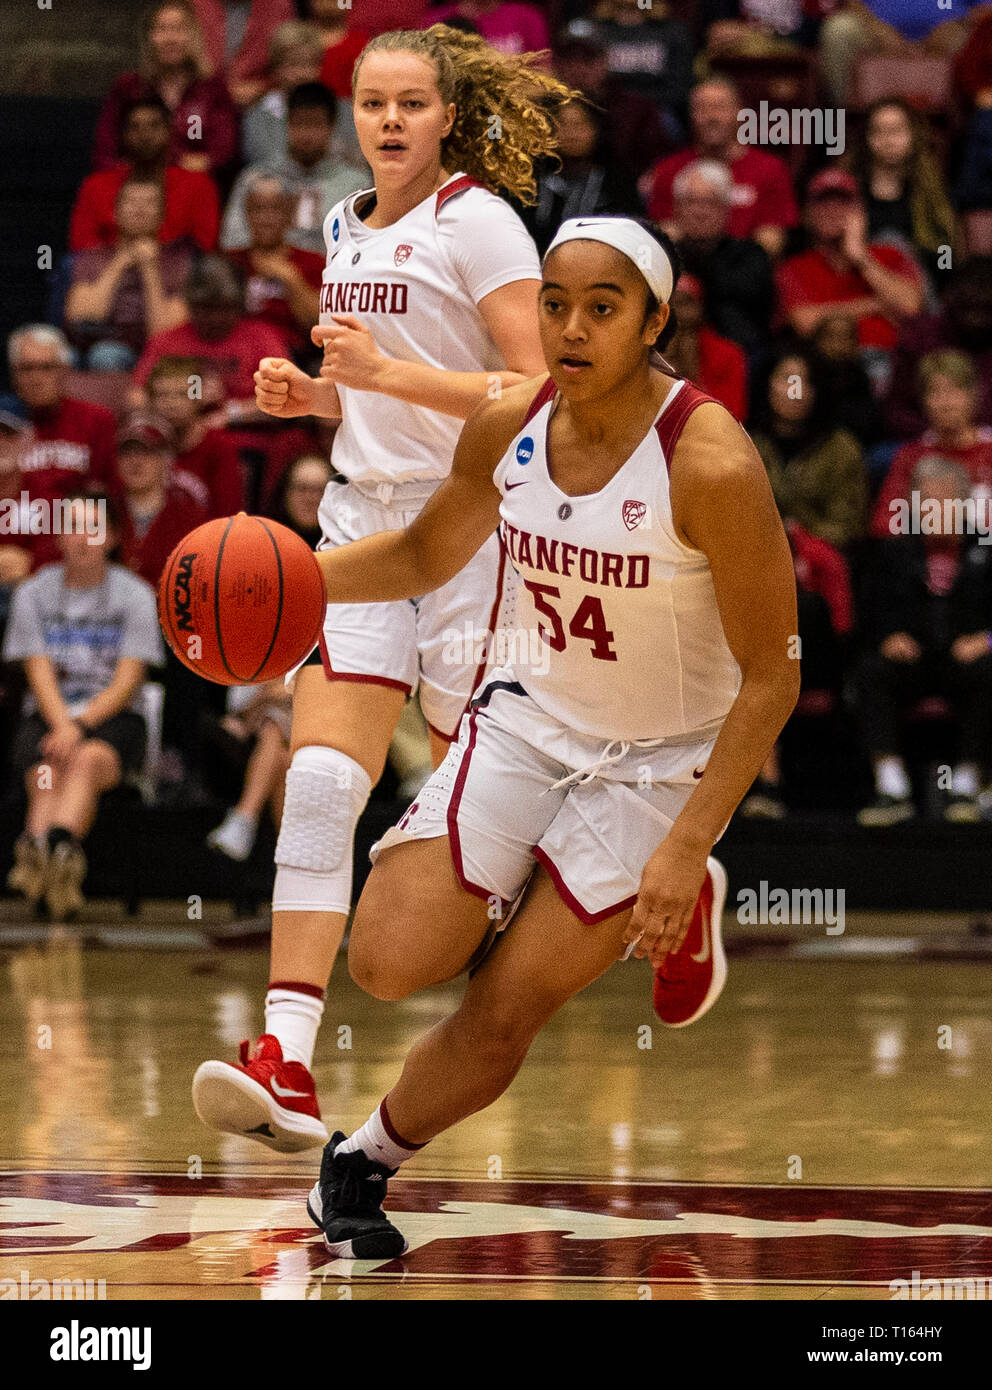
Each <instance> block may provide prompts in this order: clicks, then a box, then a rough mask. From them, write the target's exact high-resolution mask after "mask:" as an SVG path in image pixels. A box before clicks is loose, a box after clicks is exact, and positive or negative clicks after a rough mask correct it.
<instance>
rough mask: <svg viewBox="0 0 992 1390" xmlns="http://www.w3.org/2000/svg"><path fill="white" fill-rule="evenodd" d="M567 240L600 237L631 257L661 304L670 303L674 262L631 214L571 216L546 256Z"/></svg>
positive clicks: (563, 224)
mask: <svg viewBox="0 0 992 1390" xmlns="http://www.w3.org/2000/svg"><path fill="white" fill-rule="evenodd" d="M565 241H601V242H602V243H603V244H604V245H605V246H612V247H613V249H614V251H619V252H620V253H621V254H622V255H624V256H626V257H628V259H629V260H632V261H633V262H634V264H635V265H636V266H637V269H638V270H639V271H640V272H641V274H642V275H643V276H644V278H645V280H646V281H647V282H648V287H649V288H650V290H651V293H652V294H653V295H654V297H655V299H657V300H658V302H659V304H667V303H668V301H669V299H670V298H671V294H672V285H673V283H674V278H675V277H674V275H673V274H672V263H671V261H670V260H669V259H668V257H667V255H666V254H665V251H664V248H663V247H662V246H659V244H658V243H657V242H656V241H655V239H654V237H653V236H651V235H650V234H649V233H648V232H646V231H645V230H644V228H643V227H641V226H639V225H638V223H636V222H633V221H631V219H630V218H629V217H570V218H569V219H568V221H567V222H563V223H562V224H561V226H560V227H559V228H558V231H557V233H556V234H555V238H554V240H553V241H552V243H551V245H550V246H549V247H548V249H547V251H545V253H544V259H545V260H547V258H548V257H549V256H550V255H551V252H552V251H554V250H555V248H556V247H558V246H561V244H562V243H563V242H565Z"/></svg>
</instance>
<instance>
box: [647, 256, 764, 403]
mask: <svg viewBox="0 0 992 1390" xmlns="http://www.w3.org/2000/svg"><path fill="white" fill-rule="evenodd" d="M672 308H673V310H674V311H675V318H676V322H677V324H678V327H677V328H676V330H675V333H674V335H673V337H672V339H671V341H670V342H669V344H668V346H667V347H666V348H665V356H666V357H667V358H668V360H669V362H670V363H671V364H672V366H673V367H674V368H675V369H676V371H677V372H678V374H679V375H680V376H684V377H688V379H689V380H690V381H692V382H694V383H695V385H696V386H698V387H699V389H700V390H701V391H705V392H706V394H707V395H708V396H712V397H713V398H714V399H715V400H718V401H719V402H720V403H721V405H725V406H726V407H727V409H728V410H729V411H730V413H731V415H733V416H734V417H735V418H736V419H738V420H746V419H747V358H746V357H745V355H744V352H743V349H742V348H740V347H738V345H737V344H736V343H733V342H731V341H730V339H729V338H723V337H721V336H720V334H719V333H717V332H715V331H714V330H713V329H712V328H710V327H709V326H708V325H707V324H705V323H704V322H703V287H702V285H701V284H700V282H699V281H698V280H697V279H696V277H695V276H694V275H682V276H680V277H679V281H678V284H677V285H676V287H675V292H674V294H673V295H672Z"/></svg>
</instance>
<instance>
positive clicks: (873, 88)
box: [848, 53, 953, 115]
mask: <svg viewBox="0 0 992 1390" xmlns="http://www.w3.org/2000/svg"><path fill="white" fill-rule="evenodd" d="M884 97H902V98H903V99H904V100H905V101H908V102H909V103H910V105H911V106H915V107H916V109H917V110H918V111H924V112H928V113H930V114H932V115H944V114H945V113H946V111H947V110H948V108H949V107H950V105H951V104H952V101H953V89H952V85H951V61H950V59H949V58H942V57H939V56H935V55H932V54H920V55H912V56H909V57H902V56H901V55H898V54H882V53H879V54H874V53H868V54H864V55H863V56H862V57H861V58H859V59H858V62H857V64H856V66H855V69H854V75H853V77H852V79H851V90H850V93H849V96H848V105H849V106H850V107H852V108H853V109H855V110H858V109H860V110H862V111H863V110H864V109H865V108H866V107H868V106H871V104H872V102H874V101H880V100H882V99H883V98H884Z"/></svg>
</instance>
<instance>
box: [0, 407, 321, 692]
mask: <svg viewBox="0 0 992 1390" xmlns="http://www.w3.org/2000/svg"><path fill="white" fill-rule="evenodd" d="M27 433H28V427H27V425H25V423H24V421H23V420H21V419H19V418H18V417H17V416H16V415H11V414H10V412H9V411H6V410H0V516H3V515H5V514H8V515H9V513H10V512H11V511H12V510H13V509H16V511H17V513H18V520H19V515H20V512H21V490H22V488H23V486H24V482H23V478H22V476H21V464H20V453H21V448H22V445H23V442H24V439H25V437H26V435H27ZM318 539H319V537H318ZM31 554H32V546H31V537H30V535H27V536H26V535H24V534H23V532H22V531H21V529H20V525H19V524H18V526H17V527H16V528H15V527H14V526H12V525H11V523H10V521H9V520H8V521H6V522H5V524H4V525H3V526H2V527H0V627H2V626H3V623H4V621H5V619H6V614H7V607H8V604H9V599H10V594H11V591H12V590H13V588H14V586H15V585H17V584H19V583H20V581H21V580H22V579H23V578H24V577H25V576H26V575H27V574H29V573H30V570H31ZM4 694H5V691H4V682H3V680H2V679H0V712H2V709H3V705H4Z"/></svg>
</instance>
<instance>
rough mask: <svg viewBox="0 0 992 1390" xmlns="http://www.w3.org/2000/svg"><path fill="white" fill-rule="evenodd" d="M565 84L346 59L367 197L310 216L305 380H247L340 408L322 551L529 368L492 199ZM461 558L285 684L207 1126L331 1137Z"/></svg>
mask: <svg viewBox="0 0 992 1390" xmlns="http://www.w3.org/2000/svg"><path fill="white" fill-rule="evenodd" d="M570 95H571V93H570V91H569V89H568V88H566V87H564V86H563V85H562V84H561V83H560V82H558V81H556V80H555V79H554V78H552V77H550V76H548V75H547V74H546V73H544V72H542V71H541V70H540V68H538V67H537V66H535V61H534V55H526V54H525V55H516V56H512V55H505V54H501V53H498V52H496V51H495V50H493V49H491V48H489V47H487V45H486V44H485V43H484V42H483V41H482V40H481V39H480V38H478V36H476V35H469V34H464V33H462V32H461V31H459V30H455V29H449V28H447V27H445V26H443V25H434V26H433V27H432V28H430V29H428V30H425V31H406V30H403V31H396V32H391V33H387V34H384V35H382V36H380V37H379V38H376V39H373V40H372V41H371V42H370V43H369V44H368V45H367V46H366V47H365V49H364V50H363V51H362V53H361V55H360V56H359V59H358V62H357V63H356V66H355V72H354V79H353V96H354V113H355V126H356V129H357V132H358V138H359V142H360V144H361V147H362V153H363V154H364V155H365V158H366V159H367V160H368V163H369V165H370V166H371V168H372V172H373V175H374V179H375V187H374V188H373V189H372V190H368V191H365V192H360V193H357V194H354V195H352V196H351V197H348V198H346V199H345V200H344V201H343V202H341V203H339V204H337V205H336V206H335V207H334V208H332V209H331V211H330V212H329V213H328V215H327V218H326V220H325V223H324V238H325V241H326V245H327V266H326V269H325V272H324V279H323V286H322V289H321V296H320V306H321V314H320V323H319V325H318V326H317V327H316V328H314V330H313V338H314V341H315V342H317V343H318V344H322V345H323V349H324V361H323V366H322V368H321V372H320V376H319V379H316V380H314V379H312V378H310V377H309V376H307V375H306V374H305V373H304V372H301V371H300V370H298V369H297V368H296V367H294V366H293V365H292V364H291V363H289V362H286V361H283V360H280V359H273V358H266V359H265V360H264V361H263V362H262V363H261V364H260V366H259V369H258V372H257V373H256V375H255V388H256V399H257V401H258V403H259V405H260V406H261V408H262V409H263V410H265V411H267V412H268V413H269V414H271V415H276V416H280V417H283V418H288V417H292V416H299V415H318V416H322V417H324V418H329V419H336V418H340V419H341V425H340V428H339V430H338V431H337V434H336V436H335V439H334V444H333V448H332V456H331V461H332V463H333V465H334V468H335V470H336V475H337V476H336V478H335V479H334V480H332V481H331V482H330V483H329V484H328V486H327V490H326V492H325V495H324V498H323V501H322V503H321V508H320V521H321V526H322V529H323V539H322V540H321V542H320V546H319V547H318V548H319V549H321V548H327V549H334V548H337V547H340V546H342V545H344V544H345V543H347V542H349V541H353V540H355V539H357V538H359V537H362V536H367V535H369V534H372V533H374V532H377V531H401V530H402V528H403V527H405V526H406V525H407V524H408V523H409V522H410V521H411V520H413V518H414V517H415V516H416V515H417V514H418V512H419V511H420V509H421V508H422V507H423V505H424V503H425V502H426V501H427V499H428V498H429V497H431V495H432V494H433V493H434V492H435V491H436V489H437V487H438V485H439V483H441V481H442V480H443V479H444V478H445V477H446V476H447V474H448V472H449V470H450V467H451V459H452V455H453V453H454V449H455V444H456V442H457V439H458V432H459V428H460V426H461V423H462V422H463V421H464V420H465V419H466V418H467V417H468V416H469V415H470V414H471V413H472V412H473V411H474V409H475V408H476V407H477V406H478V405H479V403H480V402H481V401H483V400H485V399H486V397H487V395H491V394H498V392H499V391H505V390H507V389H512V388H513V387H514V385H515V384H517V383H519V382H521V381H523V380H525V379H526V378H528V377H531V376H533V374H534V373H535V372H536V371H539V370H541V368H542V365H543V359H542V357H541V347H540V339H539V335H538V329H537V292H538V287H539V284H540V274H541V272H540V264H539V260H538V256H537V252H536V249H535V247H534V244H533V242H532V241H531V239H530V237H529V236H528V234H527V232H526V230H525V229H524V226H523V223H522V222H521V221H520V219H519V218H518V217H517V215H516V213H514V212H513V210H512V209H511V208H510V206H509V205H508V204H507V203H506V202H505V201H503V200H502V199H501V198H499V197H498V196H497V194H496V190H497V189H504V190H507V191H508V192H510V193H513V194H516V195H517V196H518V197H520V198H522V199H524V200H525V201H526V200H528V199H530V200H532V199H533V198H534V196H535V188H536V185H535V179H534V171H533V166H534V161H535V160H537V159H538V158H539V157H542V156H544V155H548V154H550V153H552V152H553V149H554V144H555V136H554V120H553V116H554V108H555V106H556V105H558V104H561V103H562V102H564V101H565V100H567V99H568V98H569V97H570ZM494 528H495V523H494V525H493V528H492V529H493V530H494ZM476 549H477V553H473V554H471V555H469V554H466V557H465V558H466V565H465V567H464V569H463V570H462V571H461V573H459V574H455V572H454V571H452V574H451V575H449V576H448V581H447V582H446V583H445V584H444V585H443V586H441V587H440V588H438V589H437V591H436V592H433V593H431V594H429V595H426V596H425V597H421V598H419V599H417V600H416V601H411V599H412V597H413V596H409V595H408V596H404V598H403V599H400V600H387V601H385V602H382V603H378V604H375V605H373V606H371V607H368V606H366V607H363V606H360V605H357V604H351V603H336V602H335V603H332V604H331V605H330V606H329V607H328V610H327V619H326V622H325V625H324V630H323V633H322V635H321V640H320V645H319V649H318V650H316V651H315V652H314V653H313V655H312V657H311V659H310V660H309V661H308V662H307V663H305V664H304V665H303V666H302V668H301V669H300V670H299V671H298V673H297V675H296V678H295V681H296V683H295V692H294V707H293V734H292V763H291V766H290V769H289V773H288V775H287V778H286V802H285V810H284V812H283V821H282V827H281V830H280V835H279V841H278V846H277V849H276V880H275V888H274V892H273V903H272V907H273V917H272V953H271V970H270V977H269V979H270V983H269V989H268V993H267V995H266V1001H265V1032H264V1033H263V1035H262V1036H261V1037H260V1038H259V1039H258V1042H257V1043H256V1044H255V1046H254V1048H249V1046H248V1044H247V1043H244V1044H242V1048H241V1059H240V1060H241V1064H240V1065H235V1064H233V1063H228V1062H222V1061H210V1062H205V1063H204V1064H203V1065H202V1066H201V1067H199V1068H198V1070H197V1072H196V1075H195V1077H194V1081H193V1102H194V1105H195V1107H196V1111H197V1114H198V1115H199V1116H200V1118H201V1120H203V1121H204V1122H205V1123H207V1124H208V1125H211V1126H212V1127H213V1128H215V1129H220V1130H225V1131H229V1132H232V1133H235V1134H242V1135H251V1136H253V1137H255V1138H258V1139H260V1140H261V1141H262V1142H263V1143H265V1144H268V1145H269V1146H270V1147H272V1148H275V1149H278V1150H282V1151H292V1150H295V1149H301V1148H306V1147H308V1146H310V1145H313V1144H318V1143H323V1142H324V1141H325V1140H326V1139H327V1130H326V1129H325V1127H324V1125H323V1123H322V1121H321V1118H320V1109H319V1106H318V1103H317V1096H316V1090H315V1086H314V1080H313V1077H312V1075H311V1073H310V1066H311V1059H312V1055H313V1049H314V1043H315V1039H316V1035H317V1030H318V1027H319V1024H320V1019H321V1015H322V1012H323V1004H324V992H325V989H326V986H327V983H328V980H329V977H330V973H331V968H332V965H333V963H334V958H335V956H336V954H337V951H338V948H339V946H340V942H341V937H342V933H343V931H344V925H345V920H346V916H347V913H348V911H349V909H350V905H351V891H352V853H353V841H354V834H355V827H356V825H357V822H358V819H359V816H360V815H361V812H362V810H363V808H364V806H365V803H366V801H367V800H368V796H369V793H370V790H371V788H372V786H373V785H374V784H375V782H376V781H377V780H378V778H379V776H380V775H381V772H382V768H383V764H384V761H385V758H386V753H387V750H388V748H389V743H390V739H391V738H392V735H393V731H394V729H395V727H396V724H397V721H398V719H399V716H400V713H401V711H402V709H403V706H404V703H405V701H406V699H407V696H408V695H409V694H410V693H411V692H412V691H413V690H415V689H417V687H418V686H419V696H420V703H421V706H422V708H423V710H424V714H425V716H426V718H427V721H428V723H429V725H430V726H431V732H432V745H433V751H434V758H435V763H437V762H439V761H440V760H441V758H442V757H443V756H444V754H445V753H446V752H447V748H448V744H449V743H450V740H451V739H452V737H453V736H454V734H455V731H456V729H457V728H458V724H459V721H460V719H461V716H462V713H463V711H464V709H465V707H466V705H467V703H468V700H469V698H470V697H471V694H472V692H473V690H474V689H475V687H476V685H477V684H478V681H479V680H480V679H481V677H482V674H483V670H482V668H480V665H479V660H478V655H477V653H476V650H475V648H476V642H475V641H469V642H467V643H466V644H465V646H466V650H465V651H464V653H463V654H462V659H460V660H452V653H451V651H450V632H451V630H454V631H457V632H459V633H463V632H465V631H469V632H471V633H472V634H473V635H475V636H477V637H478V638H480V639H481V638H482V637H483V635H484V634H486V633H487V632H488V631H490V630H491V629H492V628H493V625H494V623H495V616H496V602H497V593H498V586H499V573H498V571H499V547H498V544H497V540H496V537H495V534H493V535H492V536H491V538H490V539H489V540H488V542H487V543H486V544H485V545H483V546H482V547H481V548H473V551H474V552H475V551H476ZM445 634H447V637H448V640H446V637H445Z"/></svg>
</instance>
